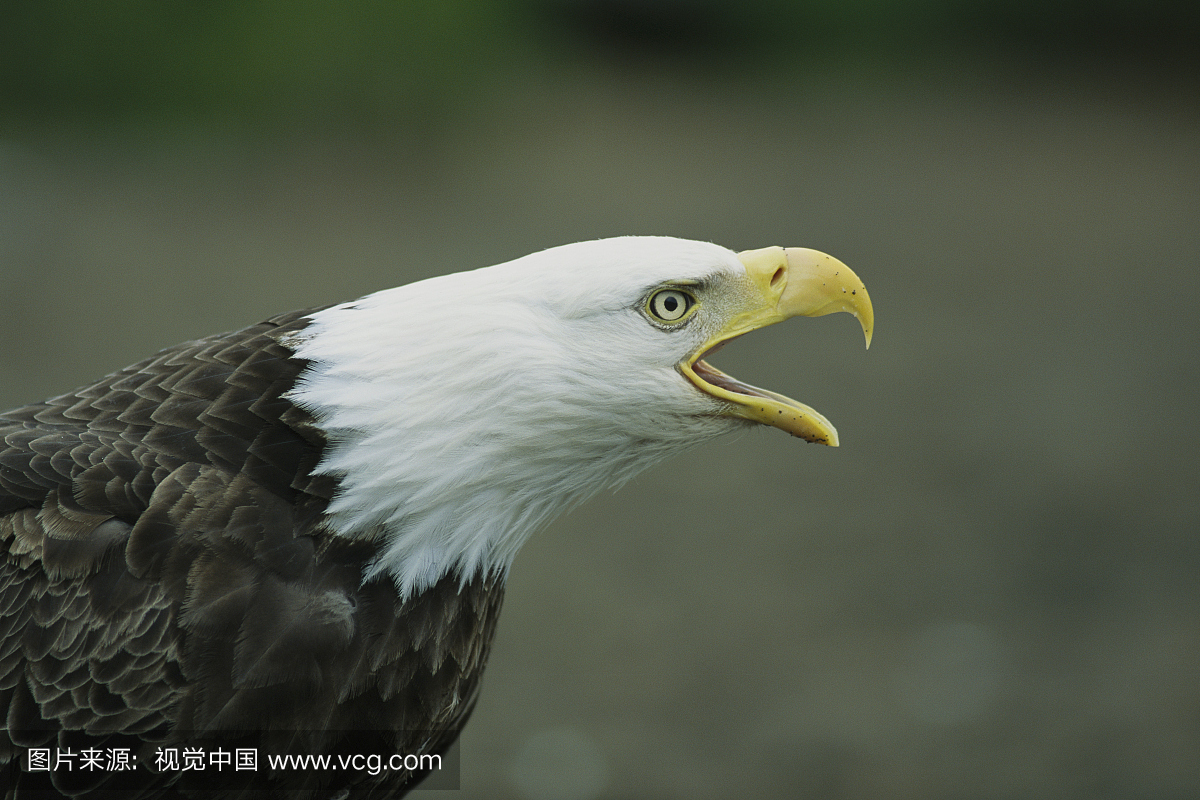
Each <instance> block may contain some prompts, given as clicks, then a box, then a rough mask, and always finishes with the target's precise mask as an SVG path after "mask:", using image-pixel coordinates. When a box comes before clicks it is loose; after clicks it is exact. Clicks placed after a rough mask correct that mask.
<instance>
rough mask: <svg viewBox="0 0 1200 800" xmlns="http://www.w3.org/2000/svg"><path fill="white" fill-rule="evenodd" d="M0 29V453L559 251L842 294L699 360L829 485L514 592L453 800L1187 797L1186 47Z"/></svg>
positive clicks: (1199, 781)
mask: <svg viewBox="0 0 1200 800" xmlns="http://www.w3.org/2000/svg"><path fill="white" fill-rule="evenodd" d="M3 5H4V11H3V16H4V23H3V24H2V25H0V71H2V72H0V313H2V319H3V324H0V407H4V408H7V407H11V406H15V405H19V404H22V403H24V402H28V401H32V400H36V399H41V398H43V397H47V396H50V395H53V394H56V393H59V392H62V391H66V390H68V389H71V388H73V387H75V386H77V385H80V384H83V383H85V382H88V381H89V380H91V379H93V378H96V377H98V376H100V375H102V374H104V373H106V372H108V371H111V370H113V369H116V368H119V367H121V366H124V365H126V364H128V363H131V362H133V361H136V360H139V359H141V358H142V357H144V356H146V355H148V354H149V353H151V352H153V351H154V350H156V349H158V348H160V347H164V346H167V345H170V344H174V343H175V342H177V341H181V340H184V339H189V338H194V337H197V336H201V335H204V334H208V333H212V332H216V331H220V330H227V329H232V328H236V327H241V326H243V325H246V324H249V323H252V322H255V321H258V320H260V319H263V318H266V317H267V316H270V315H272V314H274V313H276V312H279V311H283V310H287V309H291V308H296V307H303V306H309V305H317V304H324V303H328V302H334V301H340V300H347V299H352V298H354V297H357V296H359V295H361V294H364V293H367V292H369V291H372V290H375V289H379V288H384V287H387V286H391V285H395V284H400V283H405V282H409V281H412V280H416V279H420V278H424V277H428V276H432V275H436V274H440V273H444V272H449V271H456V270H460V269H466V268H472V267H477V266H482V265H486V264H492V263H496V262H500V261H503V260H507V259H509V258H513V257H516V256H519V255H522V254H525V253H527V252H530V251H533V250H538V249H542V248H544V247H548V246H551V245H556V244H562V243H565V242H570V241H576V240H580V239H587V238H594V237H598V236H609V235H619V234H670V235H677V236H684V237H689V238H698V239H706V240H712V241H716V242H719V243H721V244H724V245H727V246H729V247H732V248H734V249H743V248H751V247H761V246H766V245H771V244H779V245H801V246H809V247H815V248H818V249H822V250H825V251H827V252H830V253H832V254H834V255H836V256H837V257H839V258H840V259H842V260H843V261H845V262H846V263H848V264H849V265H850V266H851V267H853V268H854V269H855V270H856V271H857V272H858V274H859V275H860V276H862V278H863V279H864V280H865V281H866V283H867V286H868V287H869V289H870V291H871V296H872V298H873V300H874V302H875V308H876V316H877V329H876V336H875V341H874V346H873V347H872V348H871V350H870V351H869V352H864V351H863V350H862V339H861V335H860V333H859V332H858V330H857V325H856V323H855V322H854V320H852V319H851V318H850V317H848V316H845V315H840V316H837V317H827V318H822V319H819V320H799V321H794V322H792V323H789V324H787V325H783V326H777V327H775V328H772V329H769V330H765V331H762V332H760V333H757V334H756V335H754V336H752V337H748V338H746V339H743V340H741V341H739V342H738V343H737V345H736V346H735V347H731V348H728V349H727V350H725V351H724V352H722V353H721V355H720V357H719V358H718V359H717V364H718V366H720V367H722V368H723V369H725V370H727V371H729V372H732V373H733V374H735V375H737V376H738V377H740V378H742V379H744V380H748V381H750V382H753V383H759V384H760V385H766V386H769V387H771V388H773V389H776V390H779V391H782V392H784V393H786V394H789V395H791V396H793V397H796V398H798V399H800V400H802V401H805V402H807V403H809V404H811V405H813V406H814V407H816V408H817V409H819V410H821V411H823V412H824V413H825V414H826V415H827V416H829V417H830V418H831V419H832V420H833V421H834V422H835V424H837V425H838V427H839V431H840V433H841V437H842V447H841V448H840V449H837V450H831V449H826V448H820V447H811V446H807V445H805V444H804V443H802V442H800V441H798V440H793V439H790V438H788V437H787V436H784V435H783V434H782V433H780V432H779V431H776V430H773V429H765V430H761V431H756V432H753V433H749V434H747V435H744V436H742V437H741V438H738V439H734V440H725V441H721V442H718V443H715V444H711V445H707V446H704V447H701V448H698V449H697V450H695V451H694V452H692V453H690V454H689V455H688V456H686V457H684V458H680V459H678V460H675V461H673V462H669V463H667V464H664V465H662V466H660V467H658V468H656V469H655V470H653V471H651V472H649V473H646V474H644V475H643V476H642V477H640V478H639V479H637V480H636V481H634V482H633V483H632V484H631V485H629V486H627V487H625V488H624V489H622V490H621V491H620V492H619V493H617V494H615V495H606V496H602V497H600V498H598V499H596V500H595V501H593V502H591V503H589V504H588V505H586V506H585V507H583V508H581V509H579V510H578V511H576V512H575V513H573V514H572V515H570V516H569V517H566V518H564V519H562V520H560V521H559V522H557V523H556V524H555V525H553V526H552V528H551V529H549V530H547V531H545V532H544V533H543V534H541V535H539V536H537V537H535V538H534V539H533V540H531V541H530V543H529V544H528V545H527V546H526V548H525V550H524V551H523V553H522V555H521V557H520V558H518V560H517V562H516V564H515V566H514V569H513V572H512V576H511V581H510V584H509V591H508V596H507V605H506V609H505V613H504V617H503V622H502V624H501V628H500V632H499V636H498V639H497V641H496V646H495V650H494V654H493V656H492V660H491V664H490V667H489V671H488V674H487V677H486V679H485V684H484V692H483V697H482V700H481V702H480V704H479V707H478V709H477V711H476V714H475V717H474V719H473V720H472V722H471V724H470V725H469V726H468V728H467V730H466V733H465V734H464V736H463V744H462V789H461V791H460V792H458V793H455V794H454V796H455V797H462V798H464V800H465V799H466V798H519V799H524V800H555V799H556V798H557V799H558V800H593V799H594V798H727V797H759V798H829V799H835V798H914V799H915V798H946V799H947V800H949V799H950V798H968V797H969V798H1194V797H1198V796H1200V681H1198V678H1200V614H1198V612H1200V587H1198V583H1197V576H1198V573H1200V536H1198V534H1200V466H1198V464H1197V455H1196V454H1197V446H1198V445H1200V424H1198V423H1197V421H1196V417H1197V411H1198V410H1200V409H1198V404H1197V402H1196V396H1195V393H1196V391H1197V388H1198V386H1200V367H1198V366H1197V355H1196V354H1197V351H1198V347H1200V321H1198V319H1200V315H1198V314H1197V313H1196V309H1195V305H1196V303H1197V300H1200V270H1198V267H1200V92H1198V91H1197V88H1198V87H1197V75H1200V69H1198V68H1200V57H1198V51H1197V44H1196V42H1197V41H1198V40H1200V6H1198V5H1196V4H1194V3H1190V2H1187V3H1184V2H1180V3H1173V2H1168V1H1166V0H1161V1H1159V2H1154V1H1151V2H1144V1H1143V2H1133V0H1109V1H1108V2H1104V3H1083V2H1060V3H1050V4H1045V3H1033V2H1031V1H1029V0H1018V1H1016V2H1013V1H1011V0H1010V1H1009V2H1002V1H1001V0H975V2H969V3H962V2H959V3H955V2H949V0H842V2H837V3H834V2H831V0H809V1H808V2H783V1H782V0H776V1H775V2H771V0H757V1H756V2H742V3H737V4H724V3H718V2H705V1H704V0H644V2H636V3H635V2H632V0H627V1H626V2H618V1H616V0H610V1H609V2H601V1H599V0H542V1H541V2H536V1H535V0H526V1H525V2H519V1H518V0H508V2H497V3H490V4H481V3H478V4H477V3H468V2H460V1H457V0H446V1H445V2H441V3H436V4H427V3H426V4H409V3H384V2H344V3H339V4H325V3H315V2H295V1H293V2H283V1H282V0H276V1H274V2H266V1H262V0H259V1H255V2H233V1H232V0H226V1H225V2H211V3H202V4H163V3H159V2H155V1H153V0H123V1H122V2H111V3H97V4H90V3H89V4H82V3H75V2H66V1H65V0H46V1H45V2H39V3H22V4H18V3H5V4H3ZM429 796H431V797H433V796H435V795H433V794H430V795H429ZM447 796H449V795H447Z"/></svg>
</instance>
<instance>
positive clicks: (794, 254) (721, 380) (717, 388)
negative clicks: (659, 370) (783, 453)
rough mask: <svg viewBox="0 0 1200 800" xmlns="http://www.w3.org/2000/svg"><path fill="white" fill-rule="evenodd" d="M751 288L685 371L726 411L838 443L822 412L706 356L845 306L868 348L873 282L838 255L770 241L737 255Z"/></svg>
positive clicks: (808, 437) (872, 322)
mask: <svg viewBox="0 0 1200 800" xmlns="http://www.w3.org/2000/svg"><path fill="white" fill-rule="evenodd" d="M738 258H739V259H740V260H741V262H742V264H744V265H745V267H746V275H747V277H748V278H749V281H750V284H751V285H752V287H753V288H752V289H751V291H750V295H751V298H752V299H751V300H750V302H749V303H748V305H747V307H746V308H745V309H744V310H743V311H741V312H740V313H737V314H735V315H733V317H732V318H731V319H730V320H729V322H728V324H727V325H726V326H725V328H724V329H723V330H722V331H721V332H720V333H718V334H717V335H716V336H714V337H713V338H712V339H710V340H709V341H708V342H706V343H705V344H704V346H703V347H701V348H700V350H699V352H697V353H696V354H694V355H693V356H692V357H691V358H690V359H688V361H687V362H685V363H684V364H682V365H680V370H681V371H682V372H683V374H684V375H686V376H687V378H688V379H689V380H691V381H692V383H694V384H695V385H696V387H697V388H699V389H700V390H701V391H703V392H705V393H706V394H709V395H711V396H713V397H715V398H717V399H718V400H722V401H724V402H726V403H728V404H729V407H728V409H727V411H726V412H725V413H727V414H729V415H730V416H735V417H741V418H743V419H748V420H752V421H754V422H758V423H761V424H763V425H770V426H772V427H775V428H779V429H781V430H785V431H787V432H788V433H790V434H792V435H793V436H799V437H800V438H801V439H805V440H807V441H809V442H817V443H820V444H827V445H830V446H832V447H837V444H838V435H837V430H836V429H835V428H834V427H833V425H832V424H831V423H830V422H829V420H827V419H825V417H823V416H822V415H821V414H819V413H817V412H816V411H815V410H813V409H812V408H809V407H808V406H806V405H804V404H803V403H800V402H797V401H796V400H792V399H791V398H789V397H784V396H783V395H781V394H776V393H775V392H770V391H767V390H766V389H759V388H757V387H754V386H750V385H748V384H745V383H742V382H741V381H738V380H736V379H734V378H731V377H730V376H728V375H726V374H725V373H723V372H721V371H720V370H718V369H716V368H714V367H712V366H711V365H709V364H708V363H707V362H705V361H704V360H703V359H704V356H705V355H707V354H709V353H711V352H712V351H713V350H714V348H717V347H719V346H721V345H722V344H724V343H725V342H728V341H729V340H730V339H733V338H735V337H737V336H741V335H742V334H744V333H749V332H750V331H753V330H757V329H759V328H764V327H766V326H767V325H773V324H775V323H776V322H782V321H783V320H785V319H789V318H791V317H820V316H824V315H825V314H833V313H836V312H838V311H846V312H849V313H851V314H853V315H854V316H855V317H857V318H858V321H859V323H860V324H861V325H862V329H863V335H864V336H866V339H867V347H870V346H871V333H872V331H873V329H874V326H875V312H874V310H873V309H872V308H871V298H870V296H869V295H868V294H867V288H866V287H865V286H864V285H863V282H862V281H861V280H859V278H858V276H857V275H855V274H854V272H853V271H851V269H850V268H849V267H847V266H846V265H845V264H843V263H842V262H840V261H838V260H837V259H836V258H834V257H833V256H828V255H825V254H824V253H820V252H818V251H816V250H809V249H806V248H803V247H789V248H786V249H784V248H782V247H767V248H764V249H762V250H747V251H745V252H743V253H739V254H738Z"/></svg>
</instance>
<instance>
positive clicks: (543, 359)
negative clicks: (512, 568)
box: [289, 236, 873, 596]
mask: <svg viewBox="0 0 1200 800" xmlns="http://www.w3.org/2000/svg"><path fill="white" fill-rule="evenodd" d="M835 311H848V312H850V313H852V314H854V315H855V316H856V317H858V319H859V321H860V322H861V323H862V327H863V331H864V333H865V334H866V337H867V343H868V345H869V344H870V338H871V330H872V325H873V313H872V309H871V302H870V298H869V297H868V295H867V292H866V289H865V288H864V287H863V284H862V282H861V281H860V280H859V279H858V277H857V276H856V275H855V274H854V273H853V272H851V271H850V270H849V268H847V267H846V266H845V265H844V264H842V263H841V262H839V261H837V260H836V259H834V258H832V257H830V256H827V255H824V254H823V253H818V252H816V251H813V250H805V249H800V248H789V249H782V248H778V247H772V248H766V249H763V250H753V251H746V252H743V253H740V254H739V253H734V252H732V251H730V250H727V249H725V248H723V247H719V246H717V245H714V244H708V243H705V242H694V241H687V240H682V239H673V238H668V237H640V236H639V237H622V238H616V239H602V240H599V241H592V242H581V243H579V244H572V245H566V246H563V247H556V248H553V249H550V250H545V251H542V252H540V253H535V254H533V255H530V256H526V257H524V258H519V259H517V260H515V261H510V262H508V263H505V264H499V265H496V266H493V267H486V268H483V269H476V270H473V271H469V272H458V273H454V274H451V275H445V276H442V277H438V278H433V279H430V280H425V281H421V282H419V283H414V284H409V285H407V286H400V287H397V288H395V289H388V290H385V291H381V292H377V293H375V294H372V295H369V296H367V297H365V298H363V299H361V300H357V301H355V302H352V303H345V304H343V305H340V306H335V307H333V308H330V309H327V310H324V311H321V312H318V313H316V314H314V315H313V318H312V322H311V324H310V325H309V326H308V328H306V329H305V331H304V332H303V334H302V335H301V336H300V337H299V338H298V340H297V341H296V342H294V346H295V348H296V355H297V356H299V357H302V358H305V359H309V360H311V362H312V365H311V367H310V368H309V369H308V370H307V371H306V372H305V373H304V375H303V376H302V377H301V380H300V381H299V383H298V384H297V387H296V389H295V390H294V391H293V392H292V393H291V394H290V395H289V397H290V399H291V400H292V401H293V402H295V403H297V404H298V405H300V406H302V407H304V408H306V409H308V410H309V411H311V412H312V413H313V415H314V416H315V418H316V419H317V422H318V424H319V425H320V426H321V427H322V428H323V429H324V430H325V431H326V433H327V435H328V438H329V443H330V444H329V446H328V447H327V448H326V452H325V454H324V457H323V459H322V461H321V464H320V466H319V468H318V471H319V472H322V473H327V474H331V475H333V476H335V477H336V478H337V479H338V487H339V488H338V492H337V494H336V495H335V497H334V499H333V501H332V502H331V504H330V506H329V508H328V526H329V528H330V529H331V530H332V531H333V532H334V533H336V534H338V535H343V536H350V537H360V538H369V539H372V540H375V541H377V542H378V548H379V549H378V555H377V557H376V558H375V560H374V561H373V562H372V564H371V565H369V567H368V569H367V572H366V574H365V575H364V579H370V578H372V577H374V576H375V575H378V574H381V573H386V574H388V575H390V576H391V577H392V579H393V580H394V581H395V582H396V584H397V586H398V587H399V589H400V592H401V594H402V595H403V596H409V595H410V594H412V593H414V592H419V591H421V590H423V589H425V588H427V587H429V586H431V585H432V584H433V583H434V582H436V581H437V580H438V579H439V578H441V577H442V576H444V575H447V574H451V573H453V572H455V571H457V573H458V574H459V575H460V576H461V579H462V580H467V579H469V578H471V577H472V576H474V575H476V574H478V573H480V572H481V571H499V572H503V571H506V570H507V569H508V566H509V565H510V564H511V562H512V559H513V557H514V556H515V555H516V552H517V550H518V549H519V548H520V546H521V544H522V543H523V542H524V541H525V539H526V538H527V537H528V536H529V534H530V533H532V532H533V531H534V530H536V529H537V528H538V527H540V526H542V525H544V524H545V523H546V522H547V521H549V520H550V519H551V518H553V517H554V516H556V515H557V514H559V513H561V512H562V511H563V510H565V509H567V508H569V507H571V506H573V505H575V504H576V503H579V502H580V501H582V500H584V499H586V498H587V497H589V496H591V495H592V494H594V493H595V492H596V491H598V490H599V489H601V488H604V487H606V486H613V485H618V484H620V483H622V482H623V481H625V480H628V479H629V478H630V477H632V476H633V475H635V474H637V473H638V472H640V471H641V470H643V469H645V468H646V467H647V466H649V465H650V464H652V463H654V462H655V461H657V460H659V459H661V458H663V457H665V456H668V455H671V454H673V453H676V452H679V451H681V450H683V449H685V448H687V447H690V446H692V445H694V444H696V443H698V442H701V441H704V440H706V439H709V438H711V437H713V436H716V435H719V434H721V433H723V432H726V431H729V430H731V429H734V428H737V427H739V426H744V425H747V424H752V423H760V424H766V425H771V426H774V427H777V428H781V429H783V430H785V431H787V432H788V433H791V434H793V435H795V436H799V437H801V438H804V439H807V440H808V441H813V442H821V443H824V444H830V445H836V444H837V434H836V432H835V430H834V428H833V426H832V425H831V424H830V423H829V422H828V421H827V420H826V419H825V418H824V417H822V416H821V415H820V414H818V413H817V412H816V411H814V410H812V409H811V408H809V407H807V406H805V405H803V404H801V403H798V402H796V401H795V400H791V399H789V398H786V397H783V396H782V395H778V394H775V393H773V392H768V391H765V390H762V389H757V388H755V387H751V386H748V385H746V384H743V383H741V382H739V381H736V380H735V379H733V378H731V377H729V376H727V375H724V374H723V373H721V372H719V371H718V370H716V369H714V368H713V367H711V366H710V365H709V364H707V362H705V361H704V360H703V357H704V356H705V355H706V354H708V353H710V352H712V351H713V350H714V349H715V348H718V347H720V346H721V345H723V344H724V343H725V342H727V341H729V340H730V339H732V338H734V337H736V336H740V335H742V334H744V333H747V332H749V331H752V330H754V329H756V328H761V327H764V326H766V325H770V324H773V323H775V322H779V321H781V320H784V319H786V318H788V317H792V316H797V315H803V316H820V315H822V314H829V313H833V312H835Z"/></svg>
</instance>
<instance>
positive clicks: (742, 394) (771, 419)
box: [679, 334, 838, 447]
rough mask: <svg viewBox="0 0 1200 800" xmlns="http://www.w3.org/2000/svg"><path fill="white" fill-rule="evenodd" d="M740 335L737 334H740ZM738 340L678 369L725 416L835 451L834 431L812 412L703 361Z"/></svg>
mask: <svg viewBox="0 0 1200 800" xmlns="http://www.w3.org/2000/svg"><path fill="white" fill-rule="evenodd" d="M739 335H740V334H739ZM736 338H738V337H737V336H734V337H730V338H729V339H726V340H724V341H721V342H718V343H717V344H715V345H713V346H712V347H709V348H708V349H706V350H705V351H704V352H703V353H701V354H700V355H698V356H696V357H695V358H693V359H689V361H687V362H684V363H683V364H680V365H679V371H680V372H682V373H683V374H684V376H685V377H687V378H688V380H690V381H691V382H692V383H693V384H694V385H695V386H696V388H698V389H699V390H700V391H702V392H704V393H705V394H708V395H710V396H712V397H715V398H716V399H718V400H721V401H723V402H725V403H726V404H728V408H727V410H726V412H725V413H726V414H728V415H729V416H734V417H741V418H743V419H748V420H750V421H752V422H757V423H760V424H762V425H770V426H771V427H773V428H779V429H781V430H784V431H787V432H788V433H790V434H791V435H793V436H797V437H799V438H801V439H804V440H805V441H808V442H813V443H816V444H825V445H830V446H832V447H837V445H838V438H837V430H836V429H835V428H834V427H833V424H832V423H830V421H829V420H827V419H826V418H825V417H824V416H822V415H821V414H820V413H818V412H817V411H816V410H815V409H813V408H810V407H809V406H806V405H805V404H804V403H801V402H799V401H797V400H793V399H792V398H790V397H786V396H784V395H781V394H777V393H776V392H772V391H768V390H767V389H760V388H758V387H757V386H751V385H750V384H748V383H743V382H741V381H739V380H738V379H737V378H734V377H733V376H731V375H727V374H725V373H724V372H722V371H721V370H719V369H717V368H716V367H714V366H713V365H712V364H709V363H708V362H707V361H705V359H706V358H708V357H710V356H712V355H713V354H714V353H716V352H717V351H719V350H720V349H721V348H722V347H724V346H725V345H726V344H728V343H729V342H731V341H733V339H736Z"/></svg>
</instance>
